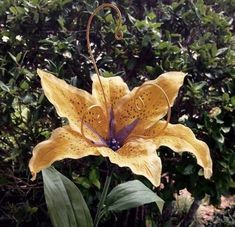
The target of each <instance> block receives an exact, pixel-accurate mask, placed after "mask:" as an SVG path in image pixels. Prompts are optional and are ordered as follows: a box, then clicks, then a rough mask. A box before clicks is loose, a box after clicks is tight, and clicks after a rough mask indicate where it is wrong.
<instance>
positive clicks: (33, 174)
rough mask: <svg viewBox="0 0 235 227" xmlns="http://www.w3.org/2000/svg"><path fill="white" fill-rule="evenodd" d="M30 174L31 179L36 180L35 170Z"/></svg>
mask: <svg viewBox="0 0 235 227" xmlns="http://www.w3.org/2000/svg"><path fill="white" fill-rule="evenodd" d="M31 175H32V177H31V179H30V180H31V181H35V180H36V177H37V174H36V173H35V172H31Z"/></svg>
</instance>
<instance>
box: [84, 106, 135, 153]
mask: <svg viewBox="0 0 235 227" xmlns="http://www.w3.org/2000/svg"><path fill="white" fill-rule="evenodd" d="M138 123H139V119H135V120H133V121H132V122H131V123H130V124H128V125H126V126H124V127H123V128H122V129H120V130H119V131H118V132H116V127H115V124H116V122H115V119H114V112H113V109H112V108H111V109H110V114H109V134H108V138H107V139H104V138H103V137H102V136H101V135H100V134H99V133H98V132H97V131H96V130H95V129H93V128H92V127H91V126H90V125H89V124H88V123H85V124H86V126H87V127H88V128H89V129H90V130H91V131H92V132H93V133H94V134H96V135H97V136H98V137H99V139H100V141H99V142H94V141H91V142H92V143H94V144H95V145H98V146H105V147H109V148H111V149H112V150H113V151H117V150H118V149H119V148H121V147H122V146H123V144H124V143H125V141H126V139H127V137H128V136H129V135H130V133H131V132H132V131H133V130H134V128H135V127H136V126H137V124H138Z"/></svg>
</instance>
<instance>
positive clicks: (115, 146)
mask: <svg viewBox="0 0 235 227" xmlns="http://www.w3.org/2000/svg"><path fill="white" fill-rule="evenodd" d="M107 145H108V146H109V148H111V149H112V150H113V151H117V150H118V149H119V148H121V145H120V143H119V142H118V141H117V140H116V139H114V138H111V139H110V140H109V141H108V144H107Z"/></svg>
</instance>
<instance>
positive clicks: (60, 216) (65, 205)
mask: <svg viewBox="0 0 235 227" xmlns="http://www.w3.org/2000/svg"><path fill="white" fill-rule="evenodd" d="M42 175H43V182H44V193H45V198H46V203H47V207H48V210H49V214H50V218H51V222H52V224H53V226H54V227H65V226H66V227H92V226H93V223H92V218H91V215H90V212H89V209H88V207H87V205H86V202H85V200H84V199H83V196H82V194H81V192H80V191H79V189H78V188H77V187H76V185H75V184H74V183H73V182H72V181H70V180H69V179H68V178H66V177H65V176H64V175H62V174H61V173H59V172H58V171H57V170H56V169H55V168H53V167H49V168H47V169H44V170H43V171H42Z"/></svg>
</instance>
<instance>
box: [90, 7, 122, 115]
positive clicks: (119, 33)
mask: <svg viewBox="0 0 235 227" xmlns="http://www.w3.org/2000/svg"><path fill="white" fill-rule="evenodd" d="M104 8H112V9H114V10H115V11H116V13H117V15H118V19H117V22H116V23H117V26H116V29H115V38H116V39H117V40H121V39H122V38H123V33H122V31H121V26H122V15H121V12H120V10H119V9H118V7H117V6H115V5H114V4H111V3H104V4H102V5H100V6H98V7H97V8H96V9H95V10H94V12H93V13H92V14H91V16H90V17H89V19H88V23H87V29H86V40H87V49H88V53H89V55H90V58H91V61H92V64H93V66H94V68H95V72H96V74H97V76H98V80H99V83H100V87H101V91H102V94H103V97H104V102H105V109H106V114H107V115H108V102H107V99H106V96H105V92H104V87H103V85H102V82H101V79H100V72H99V69H98V67H97V65H96V61H95V58H94V56H93V54H92V50H91V43H90V28H91V22H92V19H93V17H94V16H95V15H96V14H97V13H98V12H99V11H100V10H102V9H104Z"/></svg>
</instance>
